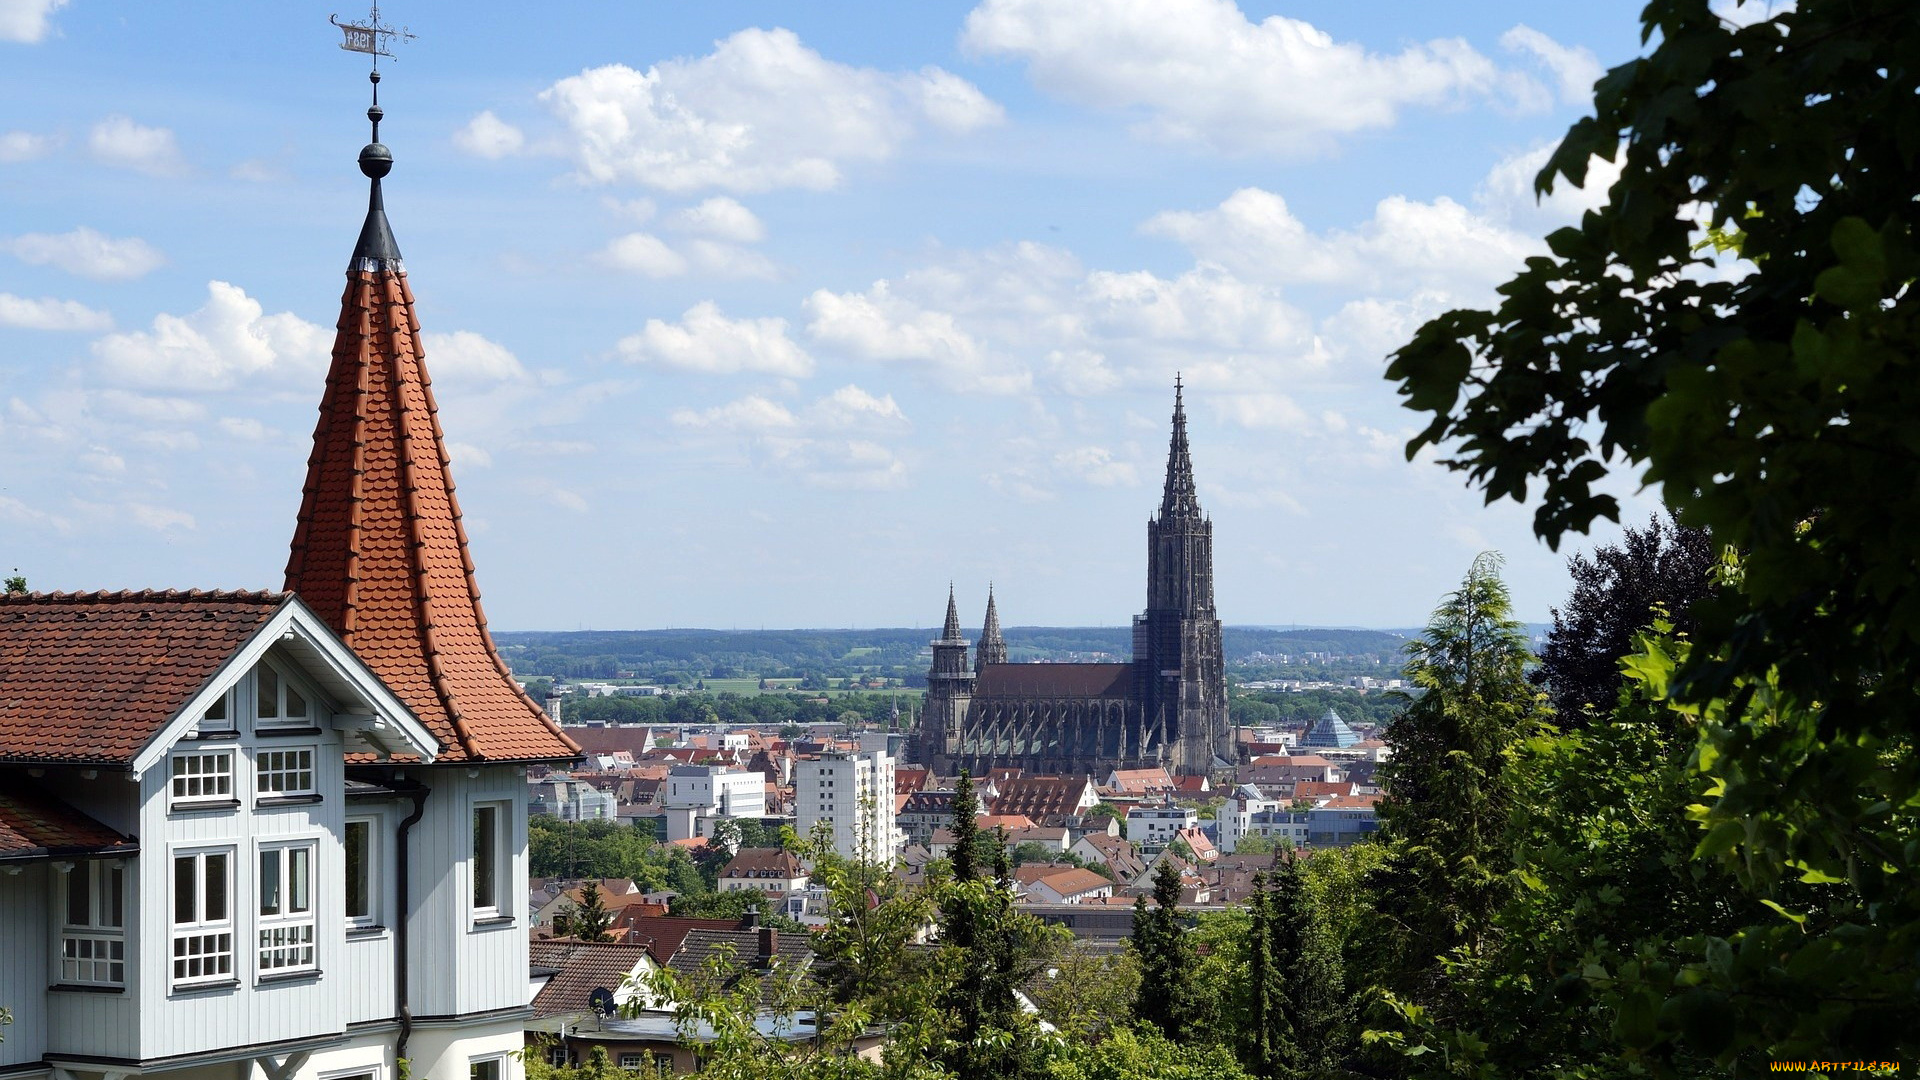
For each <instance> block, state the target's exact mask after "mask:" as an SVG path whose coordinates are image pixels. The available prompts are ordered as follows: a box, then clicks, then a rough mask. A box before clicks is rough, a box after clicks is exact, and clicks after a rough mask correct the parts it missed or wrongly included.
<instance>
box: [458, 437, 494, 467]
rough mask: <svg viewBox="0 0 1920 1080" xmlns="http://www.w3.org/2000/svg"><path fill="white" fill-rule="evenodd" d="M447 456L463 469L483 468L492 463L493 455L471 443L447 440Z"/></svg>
mask: <svg viewBox="0 0 1920 1080" xmlns="http://www.w3.org/2000/svg"><path fill="white" fill-rule="evenodd" d="M447 456H448V457H450V458H452V459H453V460H454V462H455V463H456V464H458V465H459V466H460V467H461V468H463V469H485V468H490V467H491V466H492V465H493V455H492V454H489V453H487V452H486V451H485V450H482V449H480V448H479V447H477V446H475V445H473V444H472V443H463V442H454V441H452V440H448V442H447Z"/></svg>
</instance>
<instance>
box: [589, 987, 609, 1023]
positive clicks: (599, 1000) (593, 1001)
mask: <svg viewBox="0 0 1920 1080" xmlns="http://www.w3.org/2000/svg"><path fill="white" fill-rule="evenodd" d="M587 1008H589V1009H592V1010H593V1011H594V1012H597V1013H599V1014H600V1015H601V1016H612V1015H613V1010H614V1004H613V991H611V990H609V989H607V988H606V987H604V986H597V987H595V988H594V989H593V990H592V992H590V993H589V994H587Z"/></svg>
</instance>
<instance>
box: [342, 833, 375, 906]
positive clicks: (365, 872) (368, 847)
mask: <svg viewBox="0 0 1920 1080" xmlns="http://www.w3.org/2000/svg"><path fill="white" fill-rule="evenodd" d="M380 822H381V818H380V817H379V815H365V816H355V817H350V818H348V819H347V820H346V822H345V824H343V825H342V826H341V830H340V855H341V861H340V865H341V867H342V870H341V878H340V895H341V896H342V897H343V898H344V900H343V902H342V904H341V911H342V912H343V913H344V914H345V915H346V920H347V926H348V927H349V928H351V929H356V930H370V929H372V928H374V927H376V926H379V925H380V911H381V902H380ZM356 825H358V826H364V827H365V828H366V830H367V840H366V843H365V844H362V845H361V852H360V853H361V856H362V858H363V859H364V861H365V865H364V866H362V867H361V870H360V882H361V884H362V885H364V886H365V887H366V892H367V910H366V911H365V912H363V913H361V914H358V915H356V914H354V913H353V910H352V908H353V897H352V896H351V895H349V894H348V892H347V889H348V887H349V886H350V884H351V876H350V874H349V873H348V871H349V870H350V869H351V867H350V865H349V863H348V861H347V860H349V859H351V858H352V855H351V854H349V853H348V850H347V830H348V829H351V828H353V827H354V826H356Z"/></svg>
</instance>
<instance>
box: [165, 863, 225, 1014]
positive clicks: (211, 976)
mask: <svg viewBox="0 0 1920 1080" xmlns="http://www.w3.org/2000/svg"><path fill="white" fill-rule="evenodd" d="M232 893H233V852H232V850H231V849H225V850H212V851H192V852H179V853H176V854H175V855H174V857H173V983H174V985H175V986H183V985H191V984H193V983H207V982H225V981H228V980H231V979H232V978H233V977H234V974H233V908H232V904H231V903H229V899H230V897H231V896H232Z"/></svg>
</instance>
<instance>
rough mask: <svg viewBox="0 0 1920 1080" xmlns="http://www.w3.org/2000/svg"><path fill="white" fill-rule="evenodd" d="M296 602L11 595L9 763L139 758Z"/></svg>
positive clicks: (0, 728) (3, 690) (0, 605)
mask: <svg viewBox="0 0 1920 1080" xmlns="http://www.w3.org/2000/svg"><path fill="white" fill-rule="evenodd" d="M285 602H286V597H285V596H283V595H281V594H277V593H264V592H200V591H198V590H195V591H192V592H172V591H168V592H94V593H31V594H27V595H18V594H16V595H11V596H5V597H0V760H15V761H72V762H102V763H122V762H127V761H131V760H132V759H133V757H134V755H135V754H136V753H138V752H139V750H140V748H141V747H142V746H144V745H145V744H146V742H147V740H149V739H151V738H152V737H153V736H154V734H155V733H156V732H158V731H159V730H160V729H161V728H162V727H164V726H165V725H166V723H167V721H168V720H171V719H172V718H173V716H174V714H175V713H176V712H178V711H179V709H180V707H181V706H182V705H184V704H186V701H187V699H188V698H189V697H191V696H193V695H194V694H195V693H196V692H198V691H199V690H200V689H201V688H202V687H203V686H205V685H206V683H207V680H209V679H211V678H212V677H213V676H214V674H215V673H216V672H217V671H219V670H220V666H221V665H222V664H224V663H225V662H226V661H227V658H228V657H230V656H232V655H233V654H234V653H235V652H237V651H239V649H240V647H241V645H242V644H244V643H245V642H246V640H247V639H248V638H249V637H252V636H253V634H254V633H255V632H256V631H258V630H259V629H260V627H261V626H262V625H264V624H265V623H266V622H267V621H268V620H270V619H272V618H273V616H274V614H275V613H276V612H278V611H279V610H280V606H281V605H282V604H283V603H285Z"/></svg>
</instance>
